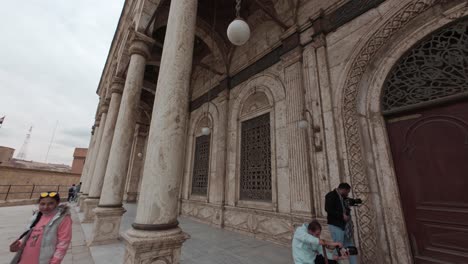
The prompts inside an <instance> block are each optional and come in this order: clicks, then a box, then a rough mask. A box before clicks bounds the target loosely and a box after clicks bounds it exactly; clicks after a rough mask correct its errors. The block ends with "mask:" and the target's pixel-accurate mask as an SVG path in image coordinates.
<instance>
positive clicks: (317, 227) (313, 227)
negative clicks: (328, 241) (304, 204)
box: [307, 220, 322, 232]
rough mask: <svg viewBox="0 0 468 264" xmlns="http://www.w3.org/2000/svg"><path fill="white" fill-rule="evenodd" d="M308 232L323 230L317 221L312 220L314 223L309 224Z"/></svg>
mask: <svg viewBox="0 0 468 264" xmlns="http://www.w3.org/2000/svg"><path fill="white" fill-rule="evenodd" d="M307 230H309V231H311V232H315V231H317V230H322V225H321V224H320V223H319V222H318V221H317V220H312V222H310V223H309V226H307Z"/></svg>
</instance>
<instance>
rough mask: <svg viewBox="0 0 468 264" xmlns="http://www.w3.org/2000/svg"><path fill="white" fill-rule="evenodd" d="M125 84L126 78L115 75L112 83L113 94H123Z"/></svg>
mask: <svg viewBox="0 0 468 264" xmlns="http://www.w3.org/2000/svg"><path fill="white" fill-rule="evenodd" d="M124 86H125V79H123V78H120V77H117V76H114V78H113V79H112V83H111V89H110V92H111V94H114V93H117V94H122V93H123V90H124Z"/></svg>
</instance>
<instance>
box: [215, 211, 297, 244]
mask: <svg viewBox="0 0 468 264" xmlns="http://www.w3.org/2000/svg"><path fill="white" fill-rule="evenodd" d="M224 226H225V227H228V228H232V229H235V230H239V231H244V232H248V233H251V234H253V235H254V236H255V237H258V238H261V239H266V240H270V241H275V242H279V243H281V244H284V245H290V243H291V239H292V234H293V231H294V227H293V225H292V223H291V221H290V219H287V218H286V217H285V218H282V217H281V216H280V217H278V215H277V214H273V213H266V212H265V213H261V212H259V211H254V210H248V209H232V210H229V209H226V211H225V214H224Z"/></svg>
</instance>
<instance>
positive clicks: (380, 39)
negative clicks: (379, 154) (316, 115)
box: [342, 0, 442, 263]
mask: <svg viewBox="0 0 468 264" xmlns="http://www.w3.org/2000/svg"><path fill="white" fill-rule="evenodd" d="M441 2H442V0H414V1H411V2H409V3H408V4H407V5H405V6H404V7H403V8H402V9H401V10H400V11H399V12H397V13H396V14H395V15H394V16H393V17H391V18H390V19H389V20H388V21H387V22H386V23H385V24H383V25H382V26H381V27H380V29H379V30H377V31H376V32H375V33H374V34H373V35H372V36H371V37H370V38H369V40H368V41H367V42H366V43H365V45H364V46H363V47H362V48H361V50H360V52H359V54H358V56H356V57H355V59H354V61H353V63H352V67H351V70H350V71H349V73H348V75H347V79H346V83H345V87H344V91H343V108H342V115H343V126H344V133H345V140H346V151H347V155H348V166H349V173H350V177H351V184H352V186H353V193H354V194H355V195H356V196H359V197H360V198H362V199H363V200H364V203H363V205H362V206H360V207H359V208H358V209H357V210H356V212H357V220H358V221H357V225H358V227H357V230H358V236H359V242H360V245H361V248H363V249H365V250H363V251H362V254H361V258H362V261H363V263H376V262H377V259H378V249H377V245H378V243H377V227H376V221H375V220H376V215H375V210H374V205H373V201H372V200H371V199H370V193H371V189H370V183H369V179H368V176H367V174H366V171H365V162H364V157H363V150H362V144H363V143H362V140H361V137H360V132H359V127H360V126H359V121H358V118H359V117H358V113H357V104H358V93H359V91H358V87H359V83H360V81H361V79H362V77H363V75H364V73H365V71H366V68H367V66H368V64H369V62H370V61H371V60H372V58H373V56H374V55H375V54H376V53H377V51H379V49H380V48H381V47H382V46H383V45H384V44H385V43H386V42H387V41H388V39H389V38H390V37H392V36H393V35H394V34H395V33H396V32H397V31H398V30H400V29H401V28H403V27H404V26H405V25H407V24H408V23H409V22H410V21H411V20H412V19H414V18H415V17H416V16H418V15H419V14H421V13H423V12H424V11H426V10H428V9H429V8H430V7H432V6H434V5H435V4H438V3H441Z"/></svg>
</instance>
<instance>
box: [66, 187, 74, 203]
mask: <svg viewBox="0 0 468 264" xmlns="http://www.w3.org/2000/svg"><path fill="white" fill-rule="evenodd" d="M75 192H76V187H75V184H72V186H71V187H70V188H68V198H67V201H68V202H71V201H72V200H73V196H74V195H75Z"/></svg>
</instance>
